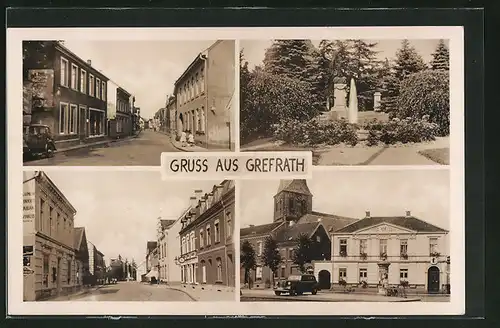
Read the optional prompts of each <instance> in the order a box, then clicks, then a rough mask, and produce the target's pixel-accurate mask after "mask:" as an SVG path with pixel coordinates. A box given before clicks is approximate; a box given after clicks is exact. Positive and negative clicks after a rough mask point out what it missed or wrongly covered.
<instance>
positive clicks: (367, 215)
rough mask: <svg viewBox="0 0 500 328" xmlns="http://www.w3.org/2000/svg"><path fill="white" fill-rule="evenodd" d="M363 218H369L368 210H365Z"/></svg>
mask: <svg viewBox="0 0 500 328" xmlns="http://www.w3.org/2000/svg"><path fill="white" fill-rule="evenodd" d="M365 218H367V219H368V218H370V211H366V212H365Z"/></svg>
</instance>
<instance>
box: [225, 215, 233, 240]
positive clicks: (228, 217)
mask: <svg viewBox="0 0 500 328" xmlns="http://www.w3.org/2000/svg"><path fill="white" fill-rule="evenodd" d="M232 234H233V222H232V217H231V213H227V214H226V236H227V238H229V237H231V235H232Z"/></svg>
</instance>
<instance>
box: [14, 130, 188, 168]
mask: <svg viewBox="0 0 500 328" xmlns="http://www.w3.org/2000/svg"><path fill="white" fill-rule="evenodd" d="M176 151H179V150H178V149H177V148H175V147H174V146H173V145H172V143H171V142H170V140H169V137H168V136H166V135H165V134H162V133H159V132H154V131H151V130H146V131H143V132H142V133H141V134H140V136H139V137H138V138H131V139H128V140H124V141H117V142H112V143H110V144H108V145H102V146H98V147H97V148H94V149H89V148H82V149H78V150H72V151H68V152H63V153H57V154H56V155H55V156H54V157H53V158H47V159H40V160H36V161H29V162H26V163H24V165H25V166H29V165H31V166H35V165H36V166H47V165H64V166H66V165H69V166H134V165H137V166H159V165H160V164H161V163H160V154H161V153H162V152H176Z"/></svg>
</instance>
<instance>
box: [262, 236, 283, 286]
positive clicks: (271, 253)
mask: <svg viewBox="0 0 500 328" xmlns="http://www.w3.org/2000/svg"><path fill="white" fill-rule="evenodd" d="M282 261H283V259H282V258H281V254H280V252H279V250H278V243H277V242H276V240H275V239H274V238H273V237H272V236H268V237H267V238H266V239H265V240H264V251H263V253H262V263H264V265H265V266H267V267H268V268H269V269H271V271H272V273H273V275H272V276H273V281H272V285H273V286H274V275H275V274H276V272H277V270H278V267H279V265H280V263H281V262H282Z"/></svg>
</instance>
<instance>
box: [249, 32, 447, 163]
mask: <svg viewBox="0 0 500 328" xmlns="http://www.w3.org/2000/svg"><path fill="white" fill-rule="evenodd" d="M449 57H450V55H449V40H447V39H441V40H440V39H426V40H424V39H422V40H420V39H383V40H375V39H373V40H372V39H337V40H280V39H276V40H241V41H240V145H241V150H242V151H280V150H310V151H312V152H313V156H314V164H315V165H448V164H449V162H450V161H449V153H450V151H449V149H450V140H449V135H450V87H449V84H450V78H449V67H450V65H449Z"/></svg>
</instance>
